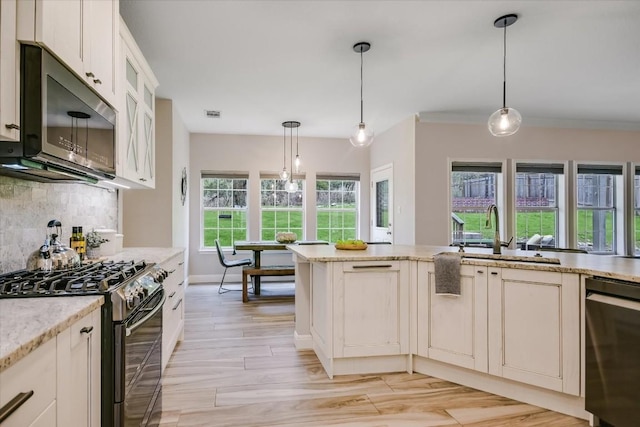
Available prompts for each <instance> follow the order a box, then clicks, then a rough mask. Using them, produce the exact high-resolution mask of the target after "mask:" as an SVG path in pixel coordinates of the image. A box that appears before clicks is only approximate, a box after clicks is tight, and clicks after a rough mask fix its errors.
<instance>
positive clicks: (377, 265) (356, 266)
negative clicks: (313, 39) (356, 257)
mask: <svg viewBox="0 0 640 427" xmlns="http://www.w3.org/2000/svg"><path fill="white" fill-rule="evenodd" d="M399 270H400V261H355V262H343V263H342V271H344V272H355V273H360V272H362V273H364V272H367V271H399Z"/></svg>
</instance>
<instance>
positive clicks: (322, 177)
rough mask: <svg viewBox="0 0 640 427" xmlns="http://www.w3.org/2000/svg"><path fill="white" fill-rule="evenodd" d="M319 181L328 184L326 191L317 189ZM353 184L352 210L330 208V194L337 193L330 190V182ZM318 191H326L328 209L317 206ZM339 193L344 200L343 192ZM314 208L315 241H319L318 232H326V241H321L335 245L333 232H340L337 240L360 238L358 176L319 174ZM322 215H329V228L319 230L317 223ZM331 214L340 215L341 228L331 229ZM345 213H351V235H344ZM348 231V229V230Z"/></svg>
mask: <svg viewBox="0 0 640 427" xmlns="http://www.w3.org/2000/svg"><path fill="white" fill-rule="evenodd" d="M321 181H326V182H328V184H329V185H328V189H327V190H320V189H318V183H319V182H321ZM346 181H349V182H353V183H354V189H353V193H355V194H354V198H355V200H354V207H353V208H344V207H341V208H332V207H331V200H332V197H331V195H332V194H335V193H337V192H338V191H333V192H332V189H331V187H332V186H331V183H332V182H346ZM320 191H326V192H327V193H328V198H329V207H320V205H319V204H318V197H319V192H320ZM340 193H342V199H343V200H344V194H345V192H344V191H341V192H340ZM315 208H316V230H315V233H316V239H321V235H320V233H319V232H320V230H326V231H327V232H328V235H329V238H328V239H321V240H326V241H328V242H330V243H335V241H334V240H333V237H334V231H335V230H341V237H340V239H339V240H344V239H358V238H359V236H360V233H359V230H360V174H340V175H336V174H327V173H319V174H317V175H316V187H315ZM323 213H328V214H329V226H328V227H327V228H324V227H323V228H320V227H319V223H320V215H321V214H323ZM333 213H338V214H341V216H342V218H341V221H342V227H332V226H331V218H332V214H333ZM346 213H352V214H353V217H354V220H355V223H354V226H353V235H352V236H351V235H345V230H346V228H345V227H344V214H346ZM349 229H350V228H349Z"/></svg>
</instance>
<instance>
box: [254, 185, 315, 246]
mask: <svg viewBox="0 0 640 427" xmlns="http://www.w3.org/2000/svg"><path fill="white" fill-rule="evenodd" d="M294 181H295V182H296V183H297V184H298V191H296V192H294V193H289V192H287V191H286V190H285V184H286V181H282V180H280V179H277V178H262V179H261V180H260V211H261V214H260V219H261V227H260V235H261V239H262V240H275V239H276V233H278V232H292V233H296V235H297V236H298V240H302V239H303V238H304V227H303V225H304V200H303V199H304V198H303V183H304V180H302V179H294Z"/></svg>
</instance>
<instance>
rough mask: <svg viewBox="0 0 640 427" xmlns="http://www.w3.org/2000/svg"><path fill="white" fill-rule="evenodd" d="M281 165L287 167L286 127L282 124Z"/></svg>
mask: <svg viewBox="0 0 640 427" xmlns="http://www.w3.org/2000/svg"><path fill="white" fill-rule="evenodd" d="M282 167H283V168H284V169H286V168H287V128H286V127H284V126H282Z"/></svg>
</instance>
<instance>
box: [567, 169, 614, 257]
mask: <svg viewBox="0 0 640 427" xmlns="http://www.w3.org/2000/svg"><path fill="white" fill-rule="evenodd" d="M581 175H589V176H597V175H606V176H610V177H611V179H612V189H611V194H610V196H611V199H612V206H611V207H608V206H582V207H581V206H580V188H581V186H580V180H581V177H580V176H581ZM623 177H624V166H623V165H619V164H609V163H606V164H605V163H602V164H600V163H578V164H577V167H576V176H575V186H574V188H575V194H576V196H575V204H574V209H575V218H576V223H575V233H576V242H575V244H576V247H577V248H579V249H586V250H588V251H589V253H591V254H594V255H613V254H617V253H619V252H620V248H621V246H620V245H621V242H623V241H624V233H625V231H624V228H625V227H624V211H625V209H624V179H623ZM588 211H591V212H593V213H595V212H610V213H611V218H612V229H611V239H612V240H611V249H610V250H589V249H587V248H585V246H584V244H583V245H582V246H581V245H580V242H579V240H580V237H579V236H580V234H581V233H582V231H581V230H580V227H579V223H580V214H581V212H588ZM606 222H607V221H606V219H605V225H606ZM585 230H587V229H586V228H585ZM590 233H591V235H592V236H593V235H594V234H595V230H593V229H591V231H590ZM604 233H605V239H606V236H607V234H608V232H607V230H606V228H605V230H604ZM592 240H593V238H592ZM583 243H586V242H583ZM605 244H606V242H605ZM592 245H593V242H592Z"/></svg>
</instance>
